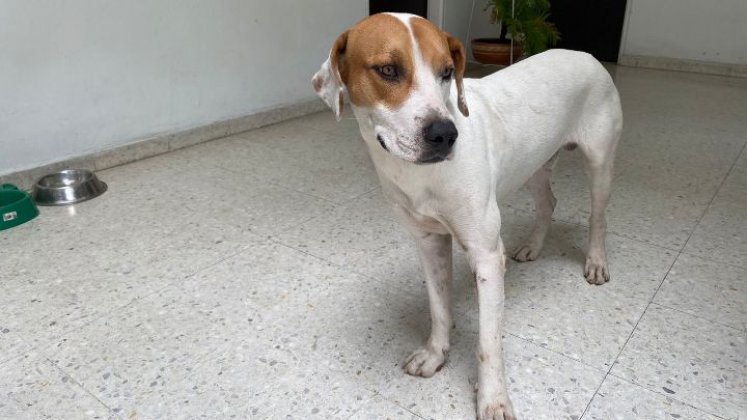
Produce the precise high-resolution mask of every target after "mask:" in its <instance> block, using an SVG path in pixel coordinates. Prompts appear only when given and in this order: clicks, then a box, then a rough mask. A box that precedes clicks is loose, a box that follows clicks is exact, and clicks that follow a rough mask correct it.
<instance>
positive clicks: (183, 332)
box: [47, 286, 257, 416]
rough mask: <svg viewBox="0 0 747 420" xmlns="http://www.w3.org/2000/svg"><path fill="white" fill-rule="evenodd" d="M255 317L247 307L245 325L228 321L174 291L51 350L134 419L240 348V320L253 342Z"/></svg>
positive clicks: (214, 306)
mask: <svg viewBox="0 0 747 420" xmlns="http://www.w3.org/2000/svg"><path fill="white" fill-rule="evenodd" d="M256 312H257V310H256V309H253V308H252V307H251V306H250V305H245V306H244V307H242V312H241V314H240V319H239V318H232V319H231V320H229V321H226V313H225V312H224V311H222V310H221V307H220V305H219V303H215V302H210V301H207V302H205V301H202V300H199V299H198V300H194V299H190V297H189V296H188V295H186V294H184V293H181V292H180V290H179V289H178V287H176V286H175V287H169V288H167V289H165V290H163V291H161V292H158V293H157V294H155V295H151V296H149V297H147V298H145V299H142V300H138V301H136V302H133V303H132V304H131V305H129V306H127V307H125V308H122V309H121V310H119V311H117V312H115V313H112V314H109V315H108V316H107V317H105V318H102V319H99V320H97V321H96V322H93V323H91V324H88V325H86V326H83V327H81V328H79V329H78V330H76V331H74V332H71V333H68V334H66V335H65V336H64V337H63V338H61V339H60V340H59V342H58V343H57V344H56V345H55V346H53V347H51V348H50V349H48V350H47V351H48V353H49V356H50V358H51V360H52V361H53V362H54V363H55V364H56V366H58V367H59V368H60V369H62V370H64V371H65V372H67V373H68V374H69V375H70V376H71V377H72V378H74V380H75V381H76V382H78V383H80V384H81V385H82V386H83V387H85V388H86V389H87V390H89V391H90V392H91V393H92V394H93V395H95V396H96V397H97V398H98V399H100V400H101V401H103V402H104V403H105V404H106V405H107V406H109V407H111V408H112V411H113V412H115V413H117V414H120V415H127V416H130V415H131V414H132V413H133V412H135V413H136V412H138V409H139V403H140V402H141V401H143V400H145V399H147V398H149V397H151V396H152V395H158V394H159V393H164V392H171V391H172V390H173V389H174V388H175V387H176V388H177V389H180V388H178V385H179V384H181V383H183V382H184V381H185V380H186V379H185V378H188V377H189V375H190V374H191V372H192V370H193V369H194V366H195V364H196V363H197V362H198V361H199V360H201V359H203V358H205V357H207V356H208V355H209V354H211V353H212V352H217V351H220V349H223V348H225V347H228V346H231V345H236V344H237V340H238V339H239V338H237V337H235V335H233V334H234V333H235V332H236V331H237V330H238V329H239V326H238V325H237V324H236V323H237V322H240V321H241V320H243V324H244V325H243V327H244V330H245V331H246V334H247V337H249V336H251V334H252V332H253V331H254V330H253V329H251V328H250V322H249V321H246V320H247V319H251V318H252V317H255V316H256V315H253V314H255V313H256ZM237 316H238V315H237ZM177 395H178V394H177ZM177 398H178V397H177Z"/></svg>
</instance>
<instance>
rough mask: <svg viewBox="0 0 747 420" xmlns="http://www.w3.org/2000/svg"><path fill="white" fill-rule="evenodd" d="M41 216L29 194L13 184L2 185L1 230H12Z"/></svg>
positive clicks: (0, 198)
mask: <svg viewBox="0 0 747 420" xmlns="http://www.w3.org/2000/svg"><path fill="white" fill-rule="evenodd" d="M38 215H39V209H37V208H36V204H34V201H33V200H32V199H31V196H30V195H28V194H27V193H25V192H23V191H20V190H19V189H18V187H16V186H15V185H13V184H3V185H0V230H5V229H10V228H12V227H15V226H18V225H20V224H23V223H26V222H28V221H29V220H31V219H33V218H35V217H36V216H38Z"/></svg>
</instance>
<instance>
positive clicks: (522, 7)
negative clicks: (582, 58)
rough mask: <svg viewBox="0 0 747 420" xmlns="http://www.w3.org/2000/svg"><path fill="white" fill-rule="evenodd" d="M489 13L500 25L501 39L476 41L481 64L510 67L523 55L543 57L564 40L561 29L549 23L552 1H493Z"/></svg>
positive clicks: (475, 55) (480, 39)
mask: <svg viewBox="0 0 747 420" xmlns="http://www.w3.org/2000/svg"><path fill="white" fill-rule="evenodd" d="M485 10H490V21H491V23H500V25H501V33H500V37H499V38H479V39H474V40H472V55H473V56H474V57H475V60H477V61H479V62H481V63H485V64H502V65H508V64H511V63H512V62H514V61H517V60H518V59H519V58H520V57H522V56H523V55H532V54H537V53H540V52H542V51H544V50H546V49H547V48H548V47H549V46H550V45H555V43H556V42H557V41H558V40H559V39H560V33H559V32H558V29H557V28H556V27H555V25H554V24H552V23H551V22H548V21H547V18H548V16H549V15H550V1H549V0H489V1H488V4H487V6H486V7H485ZM508 35H510V38H508ZM511 40H513V57H512V56H511Z"/></svg>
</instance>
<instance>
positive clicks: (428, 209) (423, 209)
mask: <svg viewBox="0 0 747 420" xmlns="http://www.w3.org/2000/svg"><path fill="white" fill-rule="evenodd" d="M382 188H383V192H384V197H385V198H386V200H387V201H388V202H389V204H390V206H391V207H392V208H393V209H394V211H395V213H396V214H397V215H398V216H399V218H400V219H401V220H402V221H403V222H405V223H407V224H408V225H410V226H411V227H414V228H417V229H418V230H421V231H424V232H431V233H438V234H443V235H445V234H448V233H449V230H448V228H447V227H446V226H445V224H444V222H443V221H442V220H440V219H442V218H441V217H439V212H438V210H437V208H436V206H435V205H434V203H435V197H430V195H429V193H428V191H427V189H426V190H425V191H423V192H422V194H417V195H416V196H415V197H411V196H410V195H408V194H406V193H405V192H404V191H403V190H402V189H400V188H398V187H397V186H396V185H394V184H390V183H382Z"/></svg>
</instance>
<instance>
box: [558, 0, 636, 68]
mask: <svg viewBox="0 0 747 420" xmlns="http://www.w3.org/2000/svg"><path fill="white" fill-rule="evenodd" d="M551 4H552V11H551V13H550V19H549V20H550V21H551V22H553V23H555V25H556V26H557V27H558V30H559V31H560V41H559V42H558V45H557V46H556V47H557V48H567V49H569V50H579V51H585V52H587V53H589V54H591V55H593V56H594V57H595V58H596V59H597V60H599V61H609V62H613V63H616V62H617V57H618V55H619V53H620V41H621V39H622V30H623V24H624V21H625V4H626V0H552V2H551Z"/></svg>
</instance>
